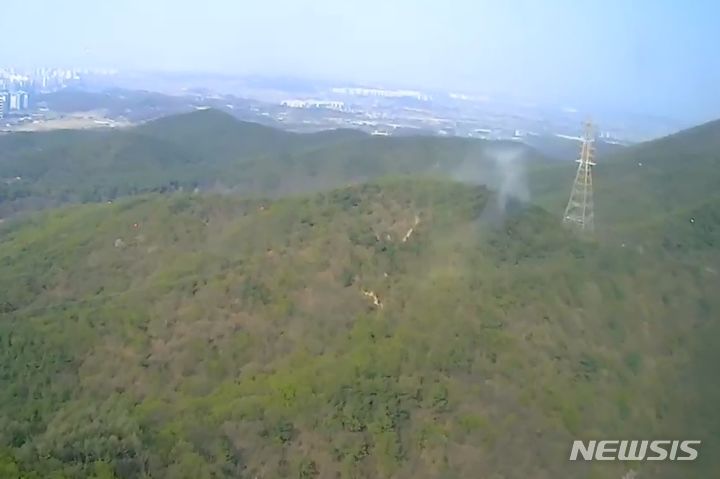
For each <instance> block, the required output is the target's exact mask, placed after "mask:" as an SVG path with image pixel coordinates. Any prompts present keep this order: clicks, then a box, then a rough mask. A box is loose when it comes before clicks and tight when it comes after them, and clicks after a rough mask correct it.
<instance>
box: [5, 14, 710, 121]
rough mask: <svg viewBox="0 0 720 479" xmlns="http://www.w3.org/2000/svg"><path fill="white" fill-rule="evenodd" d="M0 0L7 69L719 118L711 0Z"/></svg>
mask: <svg viewBox="0 0 720 479" xmlns="http://www.w3.org/2000/svg"><path fill="white" fill-rule="evenodd" d="M6 3H7V4H5V5H3V7H2V15H0V32H2V38H3V47H2V49H0V64H3V65H8V66H10V65H19V66H36V65H43V64H44V65H61V66H64V65H88V66H112V67H118V68H121V69H153V70H157V69H172V70H202V71H217V72H228V73H259V74H282V75H294V76H299V77H305V78H313V77H314V78H322V79H337V80H347V81H355V82H360V83H380V84H383V83H384V84H394V85H401V86H402V85H406V86H410V87H438V88H442V89H446V90H463V91H476V92H487V93H491V94H492V93H503V94H508V95H513V96H516V97H520V98H527V99H530V100H534V101H541V102H559V103H563V104H569V105H580V106H586V107H605V108H611V109H621V110H628V111H636V112H646V113H653V114H659V115H666V116H670V117H674V118H679V119H684V120H692V121H700V120H706V119H712V118H715V117H720V55H718V53H717V50H718V47H720V26H719V25H720V2H717V1H713V0H689V1H682V0H644V1H643V0H635V1H633V0H536V1H512V0H508V1H500V0H498V1H493V2H490V1H482V0H455V1H454V0H445V1H425V0H315V1H311V0H305V1H304V0H262V1H247V0H204V1H190V0H62V1H59V0H34V1H28V2H18V1H14V2H6Z"/></svg>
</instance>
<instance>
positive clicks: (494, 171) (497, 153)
mask: <svg viewBox="0 0 720 479" xmlns="http://www.w3.org/2000/svg"><path fill="white" fill-rule="evenodd" d="M452 176H453V178H454V179H456V180H457V181H462V182H465V183H472V184H482V185H485V186H487V187H488V188H490V189H491V190H494V191H496V192H497V196H496V198H495V201H493V202H492V203H491V204H489V205H488V207H487V208H486V211H485V212H483V216H486V215H489V217H490V218H493V219H497V220H502V219H503V218H504V217H505V215H506V213H507V207H508V203H509V202H510V201H511V200H517V201H520V202H523V203H524V202H528V201H529V200H530V188H529V187H528V178H527V158H526V150H525V149H524V148H523V147H522V146H520V145H492V146H489V147H488V149H487V150H486V151H485V155H484V158H483V159H477V158H475V159H473V158H466V159H465V161H464V162H463V163H462V164H461V165H460V166H459V167H458V168H457V169H456V170H455V171H454V172H453V175H452Z"/></svg>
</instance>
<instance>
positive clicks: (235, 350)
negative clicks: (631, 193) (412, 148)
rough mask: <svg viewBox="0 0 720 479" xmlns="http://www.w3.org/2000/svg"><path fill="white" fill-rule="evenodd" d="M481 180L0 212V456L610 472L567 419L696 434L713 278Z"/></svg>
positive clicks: (503, 472) (314, 472)
mask: <svg viewBox="0 0 720 479" xmlns="http://www.w3.org/2000/svg"><path fill="white" fill-rule="evenodd" d="M495 201H496V199H495V198H494V196H493V195H492V194H491V193H490V192H489V191H487V190H486V189H484V188H481V187H472V186H463V185H459V184H455V183H449V182H444V181H438V180H419V179H416V180H392V181H390V180H388V181H383V182H379V183H372V184H366V185H362V186H356V187H350V188H344V189H340V190H334V191H331V192H328V193H319V194H315V195H312V196H306V197H302V198H296V199H281V200H274V201H267V200H241V199H237V198H233V197H229V196H207V197H206V196H197V195H196V196H189V195H185V194H180V193H176V194H172V195H147V196H141V197H137V198H132V199H126V200H123V201H119V202H115V203H114V204H112V205H106V204H100V205H83V206H75V207H70V208H64V209H59V210H54V211H52V212H48V213H41V214H38V215H33V216H31V217H27V218H24V219H22V220H18V221H17V222H13V223H11V224H6V225H4V226H3V230H2V231H1V232H0V233H1V234H0V265H2V270H3V274H2V275H0V307H2V308H3V310H2V311H3V319H2V321H0V344H2V345H3V348H1V349H0V354H2V355H3V357H2V358H1V359H0V445H1V446H2V447H3V448H4V450H5V455H4V457H5V459H4V461H3V460H2V459H0V461H3V462H0V464H2V466H0V470H14V471H24V472H23V474H25V475H26V476H25V477H38V478H39V477H48V474H49V472H50V471H55V472H57V471H63V473H64V474H65V475H66V477H71V478H73V477H90V476H93V475H95V476H100V477H112V475H113V474H114V475H116V476H117V477H120V478H134V477H153V478H163V477H167V478H193V479H196V478H205V477H208V478H209V477H302V478H310V477H317V478H335V477H368V478H371V477H372V478H378V477H394V478H410V477H413V478H416V477H417V478H423V477H427V478H435V477H444V478H452V477H457V478H460V477H508V478H524V477H533V478H537V479H545V478H547V479H550V478H557V477H570V476H572V477H591V478H613V479H614V478H620V477H621V476H622V475H623V474H624V473H625V472H626V471H627V469H628V468H629V467H628V466H627V465H623V464H618V463H614V464H607V463H606V464H602V463H595V464H593V465H591V466H588V465H587V464H570V463H568V462H567V453H568V447H569V444H570V441H571V440H572V439H575V438H597V437H613V438H614V437H633V438H636V437H648V438H654V437H673V438H675V437H678V438H687V437H692V438H700V439H702V440H704V441H705V444H704V450H703V451H712V450H713V449H714V448H716V447H717V446H718V440H720V423H719V421H718V415H717V413H716V411H715V407H716V405H717V403H718V401H720V386H719V385H718V384H717V381H716V373H715V372H714V370H713V367H714V365H715V364H717V363H718V361H720V355H719V354H718V349H717V348H716V347H715V339H714V338H717V337H718V336H717V335H718V333H719V332H720V324H719V323H718V318H720V298H719V297H718V296H717V294H715V293H716V291H717V290H718V287H720V280H719V279H718V277H717V275H713V274H711V273H708V272H704V271H702V270H699V269H698V268H697V267H695V266H690V265H687V264H685V263H683V262H682V261H676V260H675V259H673V258H672V257H669V256H667V254H666V253H665V252H664V250H662V249H658V250H657V251H645V252H638V251H636V250H634V249H628V248H621V247H615V246H612V245H602V244H586V243H581V242H578V241H576V240H575V239H573V238H572V235H569V234H567V233H566V232H565V231H564V230H563V229H562V228H558V226H557V218H556V217H555V216H553V215H549V214H548V213H546V212H544V211H543V210H540V209H538V208H535V207H528V206H523V205H521V204H516V203H512V202H511V203H510V204H508V205H507V209H506V213H505V216H503V215H497V214H495V215H491V214H488V212H492V208H493V207H494V206H493V205H494V204H495V203H494V202H495ZM0 457H3V455H2V453H0ZM717 460H718V458H717V457H716V456H715V455H713V454H711V453H706V454H701V460H700V461H698V462H696V463H692V464H672V463H662V464H654V463H645V464H637V465H635V464H633V465H632V468H634V469H636V470H639V472H640V477H654V478H671V477H680V476H681V477H685V478H706V477H709V476H710V475H711V471H714V470H717V467H720V465H719V464H718V462H717ZM2 467H4V468H5V469H2ZM33 474H35V475H33ZM102 474H105V476H102ZM493 474H494V475H495V476H493Z"/></svg>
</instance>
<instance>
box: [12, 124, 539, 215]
mask: <svg viewBox="0 0 720 479" xmlns="http://www.w3.org/2000/svg"><path fill="white" fill-rule="evenodd" d="M498 148H503V149H512V150H513V151H516V152H517V155H518V156H522V157H523V161H527V162H529V163H532V162H536V161H540V160H541V157H540V155H538V154H537V153H535V152H534V151H532V150H530V149H529V148H527V147H524V146H522V145H518V144H513V143H503V142H485V141H480V140H466V139H460V138H433V137H401V138H380V137H373V136H370V135H366V134H363V133H361V132H358V131H353V130H334V131H327V132H321V133H314V134H295V133H289V132H285V131H282V130H278V129H273V128H269V127H265V126H262V125H258V124H255V123H247V122H242V121H239V120H236V119H234V118H233V117H231V116H230V115H228V114H225V113H222V112H220V111H217V110H200V111H196V112H193V113H187V114H182V115H176V116H171V117H167V118H162V119H159V120H156V121H152V122H148V123H145V124H143V125H140V126H138V127H135V128H130V129H122V130H104V131H52V132H33V133H14V134H10V135H4V136H0V215H2V216H8V215H10V214H12V213H13V212H16V211H19V210H27V209H36V208H39V207H47V206H53V205H58V204H62V203H67V202H78V201H83V202H88V201H106V200H111V199H115V198H117V197H120V196H125V195H128V194H136V193H141V192H150V191H169V190H176V189H179V188H184V189H190V190H192V189H194V188H196V187H199V188H200V189H201V190H207V189H215V190H220V191H228V190H232V191H234V192H236V193H239V194H243V195H246V196H247V195H264V196H276V195H282V194H285V195H286V194H288V193H301V192H308V191H315V190H318V189H327V188H331V187H338V186H343V185H346V184H348V183H351V182H352V183H357V182H361V181H364V180H367V179H372V178H377V177H379V176H383V175H386V174H400V173H426V174H438V173H441V174H444V175H447V174H452V173H453V171H454V170H455V169H457V168H459V167H461V166H463V165H465V164H468V163H469V164H472V165H474V166H475V167H476V169H477V167H480V169H481V170H482V171H483V172H484V174H485V178H486V179H490V178H491V177H492V176H493V175H494V173H493V171H494V170H495V169H496V168H495V153H494V152H493V151H490V150H496V149H498ZM495 176H496V175H495ZM15 178H20V179H19V180H15Z"/></svg>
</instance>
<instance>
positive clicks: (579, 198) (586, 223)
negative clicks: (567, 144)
mask: <svg viewBox="0 0 720 479" xmlns="http://www.w3.org/2000/svg"><path fill="white" fill-rule="evenodd" d="M594 157H595V136H594V134H593V128H592V124H591V123H590V122H587V123H586V124H585V133H584V135H583V139H582V148H581V149H580V158H579V159H578V160H577V163H578V169H577V174H576V175H575V181H574V182H573V186H572V191H571V192H570V200H569V201H568V204H567V207H566V208H565V216H564V217H563V223H565V224H568V225H571V226H573V227H575V228H577V229H578V230H580V231H581V232H584V233H591V234H592V233H593V231H594V230H595V211H594V210H595V205H594V204H593V187H592V186H593V185H592V167H593V166H595V162H594V161H593V159H594Z"/></svg>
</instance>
